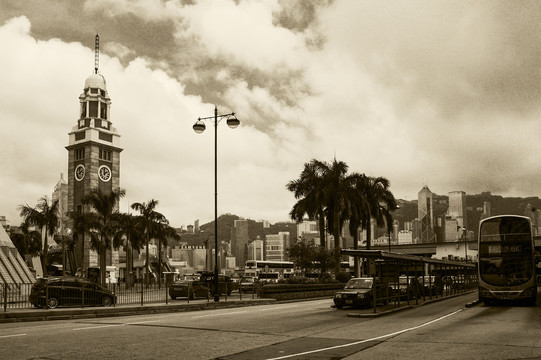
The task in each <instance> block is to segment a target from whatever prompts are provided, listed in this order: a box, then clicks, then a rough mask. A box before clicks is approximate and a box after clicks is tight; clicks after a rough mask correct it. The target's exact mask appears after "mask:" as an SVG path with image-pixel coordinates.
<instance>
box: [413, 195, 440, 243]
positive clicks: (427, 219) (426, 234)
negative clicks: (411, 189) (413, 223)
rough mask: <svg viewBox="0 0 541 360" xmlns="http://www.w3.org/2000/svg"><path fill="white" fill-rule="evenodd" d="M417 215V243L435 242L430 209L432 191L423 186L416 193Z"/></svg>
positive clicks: (432, 216)
mask: <svg viewBox="0 0 541 360" xmlns="http://www.w3.org/2000/svg"><path fill="white" fill-rule="evenodd" d="M417 206H418V208H417V213H418V216H419V217H418V219H419V242H420V243H422V244H427V243H434V242H436V234H435V233H434V213H433V208H432V191H430V189H429V188H428V186H426V185H425V186H423V188H422V189H421V191H419V193H418V204H417Z"/></svg>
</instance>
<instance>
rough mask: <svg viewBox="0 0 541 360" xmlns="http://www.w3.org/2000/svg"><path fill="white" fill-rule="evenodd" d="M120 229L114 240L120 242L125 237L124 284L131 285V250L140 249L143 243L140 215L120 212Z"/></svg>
mask: <svg viewBox="0 0 541 360" xmlns="http://www.w3.org/2000/svg"><path fill="white" fill-rule="evenodd" d="M119 221H120V230H119V231H118V232H117V233H116V234H115V242H117V243H121V242H123V240H124V238H125V239H126V242H125V243H126V245H125V249H126V285H127V286H128V287H132V286H133V283H134V278H133V250H134V249H137V250H139V249H142V248H143V246H144V244H145V239H144V236H143V229H142V222H141V219H140V217H138V216H133V215H132V214H120V219H119Z"/></svg>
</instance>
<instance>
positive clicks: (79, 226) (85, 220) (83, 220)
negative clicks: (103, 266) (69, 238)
mask: <svg viewBox="0 0 541 360" xmlns="http://www.w3.org/2000/svg"><path fill="white" fill-rule="evenodd" d="M69 216H70V218H71V219H72V220H73V243H74V244H73V245H75V242H76V239H78V238H79V236H80V237H81V251H80V253H81V254H82V257H81V264H77V266H78V267H80V269H81V274H82V276H83V277H85V278H86V269H85V258H84V257H85V255H84V254H85V234H86V233H87V232H88V231H90V223H91V222H92V221H93V216H92V214H88V213H85V212H84V210H83V212H81V213H79V212H75V211H72V212H71V213H70V214H69Z"/></svg>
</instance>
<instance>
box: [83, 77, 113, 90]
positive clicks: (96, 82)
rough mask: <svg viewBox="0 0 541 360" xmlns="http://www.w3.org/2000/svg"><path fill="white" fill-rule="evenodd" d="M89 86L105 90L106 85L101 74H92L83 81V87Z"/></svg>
mask: <svg viewBox="0 0 541 360" xmlns="http://www.w3.org/2000/svg"><path fill="white" fill-rule="evenodd" d="M89 87H91V88H98V89H101V90H104V91H105V90H107V87H106V86H105V78H104V77H103V76H102V75H101V74H92V75H90V76H89V77H88V78H86V81H85V87H84V88H85V89H88V88H89Z"/></svg>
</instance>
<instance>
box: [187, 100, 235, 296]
mask: <svg viewBox="0 0 541 360" xmlns="http://www.w3.org/2000/svg"><path fill="white" fill-rule="evenodd" d="M223 118H227V120H226V122H227V126H229V127H230V128H231V129H235V128H236V127H237V126H239V124H240V121H239V119H237V117H236V116H235V113H230V114H221V115H218V107H217V106H216V105H215V106H214V116H208V117H204V118H201V117H200V118H198V119H197V121H196V123H195V124H194V125H193V130H194V131H195V132H196V133H198V134H201V133H202V132H203V131H205V129H206V126H205V123H204V122H203V121H204V120H210V121H212V120H214V301H216V302H218V301H220V291H219V280H218V274H219V266H218V123H219V122H220V121H221V120H222V119H223Z"/></svg>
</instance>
